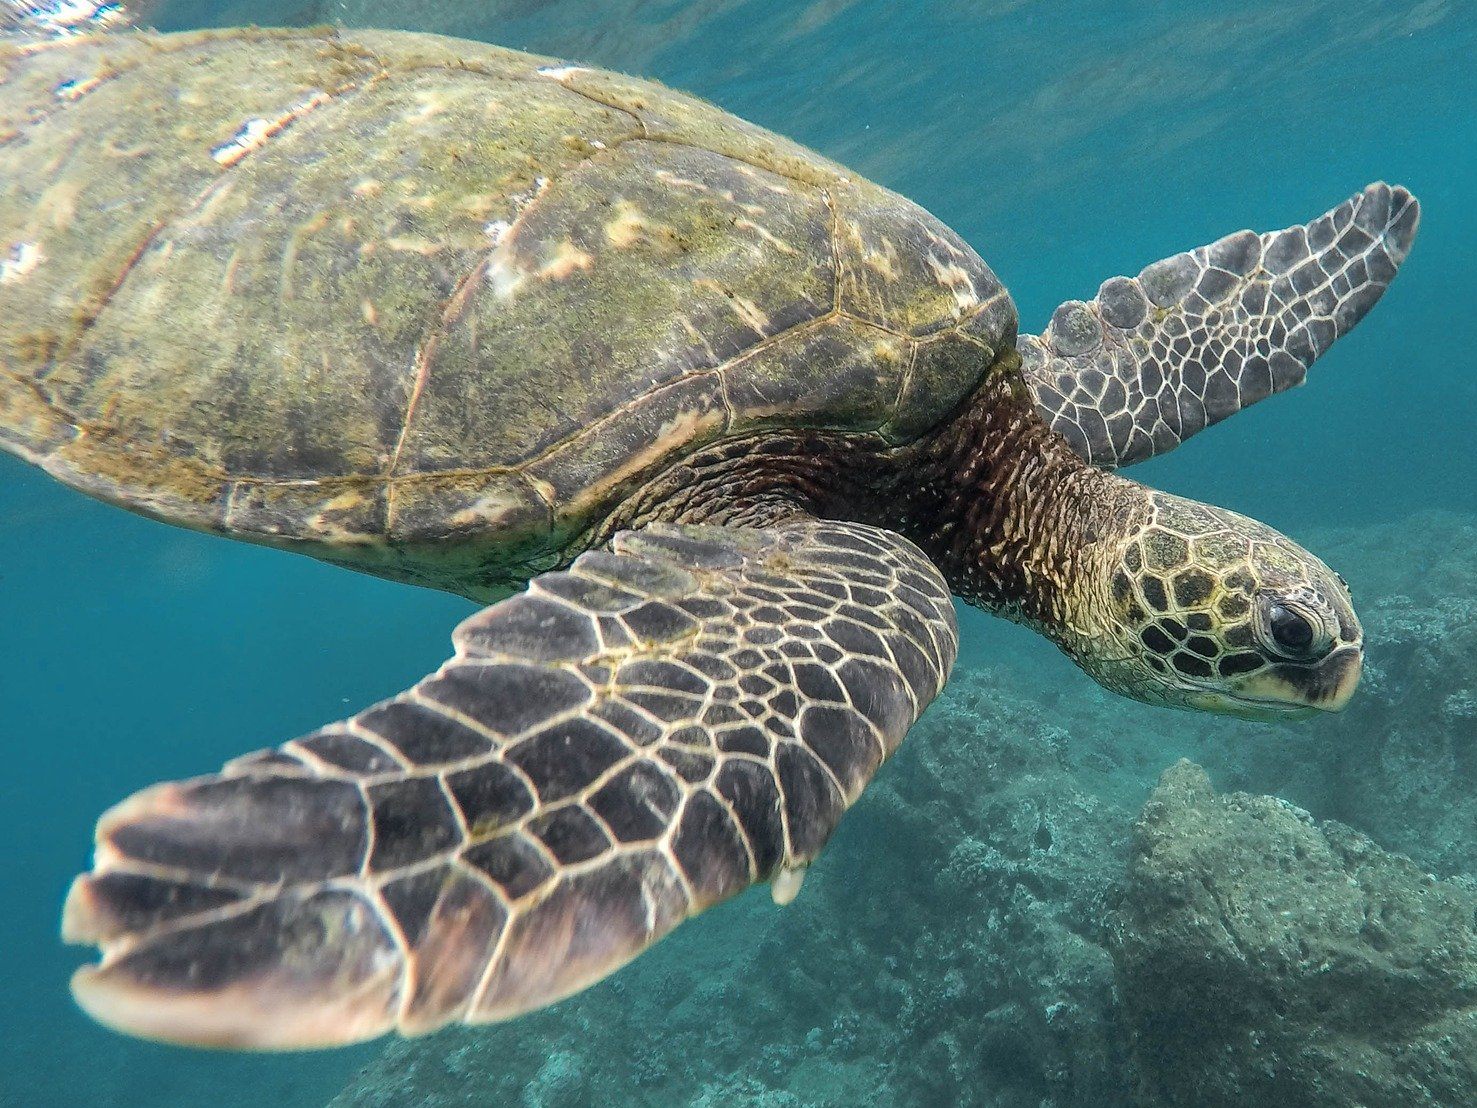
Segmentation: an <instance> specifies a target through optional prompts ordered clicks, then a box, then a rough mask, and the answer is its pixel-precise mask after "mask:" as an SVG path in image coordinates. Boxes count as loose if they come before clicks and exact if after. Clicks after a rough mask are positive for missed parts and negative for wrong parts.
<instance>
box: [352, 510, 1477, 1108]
mask: <svg viewBox="0 0 1477 1108" xmlns="http://www.w3.org/2000/svg"><path fill="white" fill-rule="evenodd" d="M1299 537H1300V538H1302V537H1306V538H1309V539H1310V540H1311V543H1310V545H1312V546H1314V548H1315V549H1318V550H1320V551H1322V552H1324V553H1326V555H1327V556H1328V558H1329V560H1330V561H1332V562H1334V563H1335V564H1337V565H1339V566H1340V568H1341V569H1342V571H1343V572H1344V573H1345V575H1346V576H1347V577H1348V578H1349V580H1350V581H1351V582H1352V583H1353V586H1354V589H1355V594H1356V600H1357V601H1359V603H1360V609H1361V613H1362V614H1363V617H1364V620H1365V625H1366V631H1367V637H1368V644H1369V647H1368V650H1369V655H1368V666H1367V671H1368V676H1367V678H1366V688H1365V689H1364V690H1363V691H1361V694H1360V696H1359V697H1358V698H1357V699H1356V701H1355V703H1354V705H1353V706H1351V708H1350V710H1349V711H1348V712H1346V713H1345V714H1344V715H1342V716H1339V717H1334V718H1325V719H1318V720H1312V721H1308V722H1306V723H1297V724H1290V725H1287V724H1284V725H1275V724H1252V723H1246V722H1242V721H1238V720H1231V719H1225V718H1217V717H1210V716H1203V715H1196V714H1192V713H1183V712H1166V711H1164V710H1162V709H1154V708H1149V707H1146V706H1142V705H1135V704H1132V703H1128V702H1125V701H1122V700H1119V699H1117V698H1114V697H1112V696H1110V695H1109V694H1106V693H1103V692H1101V691H1100V690H1098V689H1097V688H1096V687H1095V686H1093V685H1092V684H1091V683H1090V682H1088V681H1087V680H1086V679H1085V678H1083V677H1082V676H1081V675H1080V674H1079V673H1077V671H1076V670H1075V669H1074V668H1073V667H1072V666H1071V665H1070V664H1069V663H1067V662H1065V661H1064V660H1061V659H1058V658H1056V657H1055V656H1054V655H1053V654H1051V653H1050V652H1049V651H1047V650H1045V649H1038V645H1039V644H1037V643H1036V642H1035V641H1034V640H1033V639H1032V637H1031V636H1029V635H1027V634H1026V633H1025V632H1020V631H1018V630H1016V629H1012V628H997V627H991V626H987V625H986V624H985V621H983V620H980V621H977V622H976V621H971V625H970V627H969V628H968V631H969V633H968V635H967V638H968V639H969V643H968V645H967V647H966V649H967V650H978V654H977V655H968V654H967V655H966V657H965V658H964V659H963V660H962V661H961V663H960V665H959V666H958V668H957V669H956V671H955V676H954V680H953V681H952V682H951V683H950V688H949V690H948V691H947V692H946V694H945V696H944V697H942V698H941V699H940V701H939V702H938V704H937V705H935V706H934V708H932V709H931V710H930V711H929V712H928V714H927V715H926V716H925V718H924V719H923V721H922V722H921V723H920V725H919V726H918V727H917V729H916V731H915V733H914V734H913V735H911V736H910V737H909V739H908V741H907V742H906V743H905V744H904V745H903V747H902V749H901V751H900V752H899V754H898V756H897V757H896V758H895V759H894V760H893V761H892V762H891V763H890V764H889V765H888V766H886V767H884V769H883V771H882V772H881V774H880V775H879V776H878V779H877V780H876V782H875V783H874V784H873V786H872V787H871V788H870V789H869V790H868V791H867V794H866V796H865V797H864V798H863V800H862V802H861V803H859V804H858V805H857V807H856V808H855V809H854V810H853V811H852V812H851V813H850V814H849V815H848V816H847V817H846V819H845V820H844V821H843V822H842V825H841V828H840V830H839V831H838V832H837V834H836V836H835V837H834V839H833V840H832V842H831V843H830V845H829V846H828V847H827V848H826V851H825V853H824V854H823V855H822V857H821V859H820V861H819V862H818V863H817V865H815V866H814V867H812V869H811V872H810V875H809V876H808V877H807V879H806V884H805V887H804V889H803V890H802V892H801V894H800V897H799V899H798V900H797V901H796V902H795V903H794V904H792V905H790V906H788V907H786V908H784V909H778V908H775V907H774V906H773V905H772V904H771V903H770V901H769V897H768V895H767V892H766V891H765V890H763V889H756V890H751V891H750V892H749V893H747V894H745V895H744V896H742V897H740V898H738V899H737V900H736V901H733V902H730V903H728V904H725V905H722V906H720V907H719V908H717V909H714V910H713V911H712V912H710V913H709V914H708V915H706V916H704V917H703V919H701V920H700V921H698V922H696V923H694V924H689V925H687V926H684V927H682V928H679V929H678V931H677V933H676V934H675V935H673V936H672V937H671V938H670V939H667V940H665V941H663V942H662V943H660V944H658V946H657V947H656V948H655V949H653V950H652V951H651V952H650V953H648V954H647V955H645V956H643V957H642V958H640V959H638V960H637V961H636V962H635V963H634V964H633V965H631V966H630V967H628V968H627V969H625V970H622V971H621V972H620V973H618V974H616V975H615V977H613V978H612V979H610V980H608V981H606V982H604V983H602V984H601V985H599V986H596V987H595V988H594V989H591V990H589V991H587V992H586V993H584V994H581V995H579V996H576V997H573V998H571V999H570V1000H568V1001H566V1002H564V1003H562V1004H559V1005H557V1006H555V1007H554V1008H551V1009H548V1010H546V1011H543V1012H539V1013H535V1014H533V1015H531V1016H528V1017H524V1018H523V1019H520V1020H516V1021H514V1022H512V1023H508V1024H503V1025H498V1026H493V1027H481V1028H467V1029H462V1028H458V1029H453V1030H448V1031H446V1032H443V1033H441V1034H439V1035H437V1036H434V1037H432V1038H430V1039H427V1040H424V1041H416V1042H394V1043H391V1044H390V1045H389V1046H388V1047H387V1048H386V1050H385V1052H384V1054H383V1055H382V1056H381V1057H380V1059H379V1060H378V1061H377V1062H375V1063H374V1064H373V1065H372V1066H370V1067H369V1068H368V1069H366V1070H365V1071H364V1072H363V1073H362V1074H361V1075H360V1077H359V1079H358V1080H357V1081H356V1082H354V1084H353V1085H352V1086H351V1087H349V1088H348V1089H346V1090H344V1092H343V1093H342V1094H341V1096H340V1097H339V1098H338V1100H337V1101H335V1104H336V1105H338V1106H340V1108H346V1106H355V1108H370V1106H374V1108H389V1106H391V1105H394V1106H397V1108H398V1106H402V1105H411V1104H413V1105H417V1106H419V1105H425V1106H427V1108H450V1106H453V1105H455V1106H462V1105H466V1106H471V1105H478V1106H482V1105H489V1104H509V1105H525V1106H528V1108H563V1106H577V1105H587V1104H606V1103H611V1104H615V1103H618V1104H630V1105H662V1106H667V1105H678V1104H683V1105H689V1104H690V1105H703V1106H712V1108H717V1106H719V1105H722V1106H725V1108H726V1106H741V1108H747V1106H755V1108H758V1106H765V1108H771V1106H773V1108H781V1106H783V1108H801V1106H805V1108H810V1106H827V1105H842V1104H854V1103H886V1104H896V1105H931V1104H958V1105H972V1106H973V1105H978V1106H982V1108H1017V1106H1020V1108H1026V1106H1029V1108H1042V1106H1046V1108H1069V1106H1078V1108H1088V1106H1092V1108H1104V1106H1112V1105H1128V1104H1142V1105H1146V1106H1151V1105H1154V1104H1155V1103H1156V1101H1154V1100H1153V1099H1150V1098H1149V1096H1148V1094H1147V1093H1143V1092H1141V1089H1148V1090H1150V1091H1151V1092H1155V1093H1156V1095H1159V1096H1161V1097H1163V1098H1166V1099H1161V1100H1160V1101H1158V1103H1175V1101H1173V1100H1172V1099H1167V1098H1169V1097H1170V1096H1171V1092H1169V1091H1166V1090H1165V1089H1163V1088H1162V1087H1160V1086H1155V1085H1154V1084H1153V1083H1152V1082H1151V1081H1150V1078H1149V1076H1145V1075H1141V1074H1140V1072H1139V1070H1138V1065H1137V1063H1138V1062H1139V1061H1141V1060H1143V1059H1144V1057H1145V1055H1144V1045H1143V1044H1144V1042H1145V1041H1146V1040H1145V1039H1144V1031H1143V1028H1142V1026H1141V1024H1132V1023H1130V1021H1128V1020H1126V1019H1125V1006H1124V1005H1123V1004H1122V1003H1121V1002H1120V999H1119V995H1120V993H1119V983H1118V981H1117V980H1116V978H1115V968H1114V961H1113V957H1112V952H1113V951H1117V952H1118V953H1119V959H1120V962H1122V961H1123V958H1124V956H1125V954H1124V952H1125V951H1126V950H1127V949H1128V947H1127V945H1126V944H1127V941H1128V940H1127V938H1126V937H1125V933H1124V931H1123V930H1122V925H1121V924H1120V925H1119V926H1118V927H1117V928H1115V927H1114V925H1113V921H1114V919H1115V918H1121V915H1122V913H1124V912H1127V911H1131V910H1132V908H1133V899H1134V896H1135V895H1136V894H1134V893H1130V894H1129V895H1128V897H1127V898H1126V899H1125V897H1124V894H1123V892H1122V889H1123V888H1124V887H1125V886H1124V884H1123V883H1124V882H1125V880H1126V879H1127V878H1128V863H1129V860H1130V858H1131V857H1133V856H1134V855H1133V851H1132V850H1131V842H1132V831H1133V827H1134V820H1135V817H1136V816H1137V814H1138V813H1139V810H1140V808H1141V807H1142V806H1143V805H1144V802H1145V800H1146V798H1147V797H1148V796H1149V794H1150V792H1151V790H1152V789H1153V787H1154V783H1155V781H1156V779H1157V778H1158V776H1159V774H1160V772H1161V771H1162V770H1163V769H1164V767H1165V766H1167V765H1170V764H1172V763H1173V762H1175V760H1176V759H1178V758H1181V757H1189V758H1191V759H1193V760H1194V761H1196V762H1198V763H1199V764H1201V765H1203V766H1205V767H1206V769H1207V770H1208V772H1209V774H1210V776H1211V778H1212V779H1213V780H1215V781H1216V783H1217V784H1218V785H1219V786H1220V787H1222V788H1226V789H1239V790H1246V791H1250V792H1256V793H1276V794H1278V795H1280V796H1284V797H1287V798H1288V799H1289V800H1291V801H1292V802H1293V803H1295V804H1297V805H1299V806H1300V807H1302V808H1305V809H1308V810H1309V811H1311V812H1312V813H1313V814H1314V815H1316V816H1317V817H1318V818H1320V819H1337V820H1339V821H1342V822H1343V823H1346V824H1349V825H1351V826H1354V827H1357V828H1359V829H1360V830H1361V831H1362V832H1364V833H1366V834H1368V835H1370V836H1371V837H1372V838H1373V840H1374V841H1375V842H1378V843H1380V844H1381V846H1383V847H1386V848H1390V849H1396V850H1399V851H1401V852H1403V853H1405V854H1408V855H1410V856H1411V857H1412V858H1413V859H1414V865H1415V866H1417V867H1419V869H1418V870H1417V869H1411V868H1409V864H1407V863H1404V862H1402V861H1400V860H1392V859H1388V858H1387V857H1386V856H1384V855H1382V854H1378V852H1377V851H1375V848H1373V847H1372V846H1366V847H1361V848H1360V849H1361V850H1364V851H1365V852H1366V855H1367V856H1368V857H1369V858H1375V857H1378V858H1379V859H1380V861H1379V864H1378V867H1376V868H1375V869H1370V867H1371V866H1374V863H1373V862H1369V863H1359V862H1356V861H1347V860H1346V861H1340V863H1339V864H1340V865H1341V866H1345V867H1346V868H1351V869H1358V868H1359V866H1361V865H1363V866H1364V867H1365V869H1369V871H1370V872H1371V873H1374V872H1375V871H1376V869H1377V870H1378V872H1380V873H1385V872H1387V871H1388V872H1390V873H1407V874H1414V873H1417V872H1421V873H1424V872H1425V871H1427V870H1429V871H1432V872H1435V873H1437V874H1439V875H1441V876H1449V875H1452V874H1459V873H1464V872H1465V873H1477V766H1474V764H1473V761H1472V758H1473V756H1474V754H1473V750H1474V747H1477V726H1474V721H1473V718H1472V717H1471V716H1469V715H1468V714H1466V713H1467V712H1469V711H1470V705H1471V704H1472V703H1473V701H1474V700H1477V670H1474V668H1473V665H1472V661H1471V659H1472V658H1474V657H1477V600H1474V599H1472V598H1474V597H1477V559H1474V558H1473V557H1472V553H1471V552H1472V551H1473V550H1477V520H1473V519H1471V518H1469V517H1462V516H1456V515H1450V514H1427V515H1422V516H1418V517H1413V518H1412V519H1410V520H1408V521H1404V522H1402V523H1399V524H1391V525H1387V526H1381V527H1375V528H1368V529H1359V530H1352V529H1351V530H1340V531H1336V532H1326V533H1324V534H1322V535H1316V534H1315V535H1311V536H1299ZM982 643H983V646H981V644H982ZM980 659H982V660H983V661H984V664H983V665H981V664H979V660H980ZM1248 803H1251V802H1248ZM1257 803H1265V804H1268V805H1272V806H1274V809H1275V810H1278V811H1280V810H1282V809H1281V808H1280V807H1278V806H1277V802H1274V801H1265V802H1257ZM1300 826H1302V825H1301V824H1300ZM1309 834H1317V835H1320V836H1322V837H1323V841H1324V842H1325V843H1328V844H1330V845H1327V846H1326V847H1325V848H1324V849H1325V851H1326V853H1325V855H1323V856H1324V857H1327V858H1328V859H1345V858H1349V859H1352V858H1354V853H1352V852H1353V851H1354V850H1355V848H1354V846H1352V845H1350V844H1352V843H1354V842H1356V841H1359V842H1362V841H1363V840H1360V839H1357V837H1356V836H1355V835H1354V834H1353V833H1352V832H1349V831H1346V830H1339V831H1330V832H1328V833H1327V834H1326V835H1325V833H1324V832H1319V831H1315V830H1313V829H1311V827H1310V828H1309ZM1340 836H1342V837H1340ZM1335 842H1337V843H1340V844H1343V845H1341V846H1339V847H1337V848H1336V847H1335V846H1334V845H1332V844H1333V843H1335ZM1338 850H1343V851H1345V852H1346V853H1345V854H1339V853H1337V851H1338ZM1330 864H1332V862H1330ZM1402 867H1404V868H1402ZM1392 880H1393V879H1392ZM1415 880H1416V879H1415V878H1413V877H1412V878H1411V881H1415ZM1422 880H1423V879H1422ZM1127 887H1128V888H1130V889H1132V888H1133V886H1131V885H1130V886H1127ZM1443 888H1444V886H1443ZM1433 895H1434V894H1433ZM1451 895H1453V896H1455V895H1456V893H1455V892H1453V893H1452V894H1451ZM1400 903H1402V904H1403V903H1409V904H1411V905H1420V906H1423V907H1421V909H1420V910H1422V911H1424V910H1425V907H1424V906H1426V905H1427V904H1428V902H1427V901H1426V900H1423V899H1417V900H1411V901H1408V902H1406V901H1401V902H1400ZM1429 903H1430V904H1436V903H1438V901H1437V900H1432V901H1430V902H1429ZM1411 910H1412V911H1415V910H1416V908H1414V907H1412V909H1411ZM1433 910H1434V909H1433ZM1391 926H1393V925H1391ZM1402 926H1403V925H1402ZM1412 926H1415V925H1414V924H1412ZM1115 935H1116V936H1117V938H1116V939H1115V938H1114V936H1115ZM1401 942H1402V944H1403V943H1405V940H1404V939H1402V940H1401ZM1401 949H1408V947H1407V946H1404V945H1402V946H1401ZM1418 979H1419V978H1415V979H1413V980H1418ZM1248 980H1249V981H1250V980H1251V979H1248ZM1351 980H1354V981H1357V980H1358V979H1357V978H1354V979H1351ZM1329 987H1330V988H1332V986H1329ZM1351 987H1353V986H1351ZM1392 987H1393V986H1392ZM1453 988H1454V987H1453ZM1458 991H1459V990H1458ZM1329 995H1333V994H1331V993H1330V994H1329ZM1351 995H1352V994H1351ZM1443 995H1445V996H1447V997H1448V999H1449V998H1450V997H1451V996H1453V995H1455V994H1454V993H1453V992H1452V990H1451V989H1448V992H1447V993H1446V994H1443ZM1431 1002H1432V1003H1433V1004H1434V1005H1436V1007H1434V1008H1432V1009H1430V1010H1431V1011H1432V1012H1437V1011H1446V1009H1445V1008H1443V1007H1442V1005H1444V1004H1446V1003H1447V1001H1446V1000H1442V999H1439V998H1433V999H1432V1001H1431ZM1248 1003H1249V1001H1248ZM1306 1003H1312V1001H1311V999H1310V1000H1307V1001H1306ZM1344 1003H1348V1001H1347V1000H1346V1001H1345V1002H1344ZM1412 1003H1414V1002H1412ZM1129 1010H1130V1011H1132V1008H1131V1006H1130V1007H1129ZM1392 1018H1393V1016H1392ZM1382 1026H1383V1027H1384V1029H1385V1030H1384V1031H1381V1030H1378V1029H1375V1030H1372V1031H1371V1034H1372V1035H1375V1036H1378V1035H1381V1034H1384V1033H1385V1031H1389V1030H1390V1028H1391V1025H1389V1024H1386V1025H1382ZM1130 1027H1136V1029H1137V1037H1136V1039H1133V1041H1135V1042H1137V1044H1138V1048H1137V1051H1135V1050H1132V1049H1130V1043H1131V1038H1132V1036H1131V1035H1130ZM1371 1044H1372V1045H1371V1046H1370V1049H1371V1050H1376V1049H1377V1047H1378V1044H1377V1043H1373V1042H1372V1040H1371ZM1150 1060H1151V1061H1152V1059H1150ZM1313 1064H1314V1060H1312V1059H1309V1060H1307V1065H1308V1066H1312V1065H1313ZM1413 1064H1414V1063H1412V1065H1413ZM1146 1072H1147V1073H1148V1074H1149V1075H1152V1073H1153V1072H1155V1071H1154V1070H1153V1069H1152V1068H1149V1069H1148V1070H1147V1071H1146ZM1220 1076H1221V1077H1222V1078H1223V1079H1224V1081H1225V1082H1226V1083H1227V1084H1226V1085H1225V1087H1226V1088H1230V1087H1231V1086H1230V1084H1229V1082H1230V1081H1232V1080H1233V1077H1234V1075H1233V1074H1232V1073H1231V1071H1230V1070H1226V1071H1223V1072H1222V1073H1221V1074H1220ZM1430 1087H1431V1088H1432V1089H1440V1088H1441V1086H1439V1085H1431V1086H1430ZM1371 1095H1373V1094H1371ZM1434 1095H1435V1093H1433V1096H1434ZM1268 1102H1269V1103H1298V1102H1299V1101H1298V1100H1297V1099H1296V1098H1294V1099H1291V1100H1286V1099H1284V1100H1276V1099H1272V1100H1269V1101H1268ZM1367 1102H1368V1103H1378V1101H1374V1100H1371V1101H1367ZM1408 1102H1409V1101H1407V1103H1408ZM1436 1103H1441V1101H1440V1100H1437V1101H1436ZM1445 1103H1461V1102H1460V1101H1456V1102H1453V1101H1446V1102H1445Z"/></svg>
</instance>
